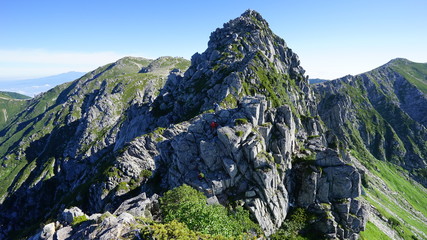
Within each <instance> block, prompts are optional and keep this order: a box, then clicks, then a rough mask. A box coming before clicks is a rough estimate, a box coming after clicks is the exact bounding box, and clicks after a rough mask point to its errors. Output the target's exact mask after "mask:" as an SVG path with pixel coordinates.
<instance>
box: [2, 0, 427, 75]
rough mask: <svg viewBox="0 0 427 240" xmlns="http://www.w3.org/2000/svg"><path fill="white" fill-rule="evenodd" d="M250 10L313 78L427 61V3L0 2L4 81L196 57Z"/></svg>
mask: <svg viewBox="0 0 427 240" xmlns="http://www.w3.org/2000/svg"><path fill="white" fill-rule="evenodd" d="M246 9H254V10H256V11H258V12H260V13H261V14H262V15H263V17H264V18H265V19H266V20H267V21H268V22H269V23H270V27H271V28H272V30H273V31H274V32H275V33H276V34H277V35H279V36H280V37H282V38H284V39H285V41H286V42H287V44H288V46H289V47H290V48H292V49H293V50H294V51H295V52H296V53H297V54H298V55H299V56H300V59H301V64H302V66H303V67H304V68H305V69H306V70H307V74H309V75H310V77H319V78H329V79H332V78H338V77H341V76H343V75H346V74H357V73H361V72H364V71H368V70H370V69H373V68H375V67H377V66H379V65H382V64H384V63H386V62H387V61H389V60H390V59H392V58H396V57H404V58H408V59H409V60H412V61H416V62H427V31H426V29H427V1H425V0H407V1H398V0H389V1H385V0H376V1H373V0H369V1H367V0H358V1H342V0H341V1H338V0H332V1H328V0H325V1H318V0H316V1H315V0H313V1H309V0H302V1H286V0H281V1H279V0H277V1H268V0H264V1H259V0H245V1H243V0H233V1H224V0H217V1H200V0H198V1H194V0H189V1H185V0H184V1H169V0H164V1H145V0H124V1H117V0H115V1H109V0H103V1H95V0H86V1H82V0H74V1H58V0H56V1H51V0H38V1H33V0H16V1H7V0H1V2H0V80H4V79H19V78H29V77H39V76H47V75H52V74H57V73H62V72H67V71H90V70H92V69H94V68H96V67H98V66H100V65H103V64H106V63H109V62H112V61H115V60H116V59H118V58H120V57H123V56H128V55H132V56H141V57H148V58H156V57H159V56H164V55H168V56H182V57H185V58H187V59H189V58H190V57H191V55H193V54H194V53H195V52H203V51H204V50H205V49H206V47H207V41H208V40H209V35H210V33H211V32H212V31H214V30H215V29H216V28H217V27H221V26H222V24H223V23H225V22H227V21H229V20H230V19H233V18H236V17H238V16H240V15H241V14H242V13H243V12H244V11H245V10H246Z"/></svg>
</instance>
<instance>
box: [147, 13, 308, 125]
mask: <svg viewBox="0 0 427 240" xmlns="http://www.w3.org/2000/svg"><path fill="white" fill-rule="evenodd" d="M304 73H305V71H304V69H303V68H302V67H301V66H300V61H299V59H298V56H297V55H296V54H295V53H293V51H292V50H291V49H290V48H288V47H287V45H286V43H285V41H284V40H283V39H281V38H280V37H278V36H276V35H275V34H274V33H273V32H272V31H271V29H270V28H269V26H268V23H267V22H266V21H265V20H264V19H263V18H262V17H261V15H260V14H259V13H257V12H255V11H253V10H247V11H246V12H245V13H243V14H242V15H241V16H240V17H238V18H236V19H233V20H231V21H229V22H228V23H225V24H224V26H223V27H222V28H218V29H216V30H215V31H214V32H213V33H212V34H211V36H210V40H209V43H208V48H207V49H206V51H205V52H203V53H202V54H199V53H196V54H194V55H193V57H192V59H191V66H190V68H189V70H188V71H187V72H186V73H185V75H184V76H183V77H179V76H172V77H171V79H170V81H168V82H167V83H166V86H165V88H164V89H163V90H162V92H161V93H160V95H159V97H158V98H157V99H156V101H155V104H154V107H153V109H154V113H155V115H157V116H162V115H166V114H168V113H169V116H167V117H166V118H167V119H172V121H175V122H176V121H182V120H186V119H188V118H190V117H193V116H195V115H196V114H198V113H201V112H203V111H206V110H209V109H212V108H213V105H214V103H215V102H216V103H222V102H223V101H224V99H225V98H227V96H229V97H230V98H233V99H236V100H237V101H238V100H239V99H240V98H241V97H242V96H244V95H256V94H259V95H264V96H266V97H267V100H269V101H271V102H272V104H273V105H275V106H279V105H282V104H284V103H291V102H293V103H296V102H297V101H299V100H301V99H298V98H299V97H298V96H297V95H298V94H297V92H304V93H305V97H304V98H306V99H305V100H308V101H312V96H311V95H312V94H311V92H310V90H309V88H308V83H307V80H306V79H305V77H304ZM230 94H231V95H230ZM166 96H167V97H166ZM165 97H166V98H165ZM305 100H303V101H305ZM298 110H301V111H306V110H307V109H304V107H301V108H300V109H298ZM163 122H167V121H163Z"/></svg>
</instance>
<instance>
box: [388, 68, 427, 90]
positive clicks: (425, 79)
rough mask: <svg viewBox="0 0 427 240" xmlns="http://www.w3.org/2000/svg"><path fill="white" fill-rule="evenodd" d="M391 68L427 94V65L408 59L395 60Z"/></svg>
mask: <svg viewBox="0 0 427 240" xmlns="http://www.w3.org/2000/svg"><path fill="white" fill-rule="evenodd" d="M389 64H390V67H391V68H392V69H394V70H395V71H396V72H398V73H400V74H401V75H402V76H404V77H405V78H406V79H407V80H408V81H409V82H411V83H412V84H413V85H415V86H416V87H417V88H418V89H420V90H421V91H422V92H423V93H425V94H427V63H415V62H411V61H408V60H406V59H395V60H394V61H392V62H390V63H389Z"/></svg>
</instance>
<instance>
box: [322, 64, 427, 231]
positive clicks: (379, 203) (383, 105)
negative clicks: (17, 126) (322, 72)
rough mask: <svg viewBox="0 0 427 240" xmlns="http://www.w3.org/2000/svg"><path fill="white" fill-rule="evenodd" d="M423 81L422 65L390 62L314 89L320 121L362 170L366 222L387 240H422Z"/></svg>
mask: <svg viewBox="0 0 427 240" xmlns="http://www.w3.org/2000/svg"><path fill="white" fill-rule="evenodd" d="M426 80H427V64H420V63H413V62H410V61H408V60H406V59H395V60H392V61H390V62H389V63H387V64H385V65H383V66H381V67H379V68H377V69H374V70H372V71H369V72H367V73H363V74H360V75H357V76H346V77H343V78H341V79H337V80H334V81H330V82H326V83H322V84H317V85H315V88H314V90H315V92H316V93H317V95H318V100H319V104H318V109H319V114H320V116H321V118H322V120H323V122H324V123H325V124H326V126H327V127H328V128H329V129H331V131H332V132H333V133H334V134H335V135H336V136H337V137H338V139H339V140H340V141H341V144H342V145H343V146H342V148H349V149H352V153H353V155H354V156H356V157H357V158H358V159H359V160H360V162H361V163H363V165H364V166H359V169H361V170H362V172H363V173H364V174H363V176H364V179H363V180H364V183H365V184H364V187H365V190H366V192H367V199H368V200H369V202H370V203H371V204H372V205H373V206H375V209H374V211H372V214H371V215H372V216H371V220H372V222H373V223H375V225H376V227H378V228H380V229H381V230H382V231H384V232H387V234H388V235H390V236H391V237H392V238H393V239H400V238H403V239H407V238H410V237H412V236H411V234H413V235H416V236H417V237H418V238H422V239H426V238H427V232H426V231H427V228H426V227H425V226H426V220H427V219H426V216H427V208H426V204H427V202H426V201H425V200H424V199H425V196H426V193H427V192H426V189H425V187H426V186H427V181H426V180H427V178H426V177H427V175H426V163H427V162H426V159H427V128H426V116H427V115H426V113H427V112H426V111H427V107H426V106H427V94H426V91H425V89H426V86H427V81H426ZM378 160H380V161H378ZM412 179H415V180H416V181H418V182H419V183H421V184H422V185H424V187H422V186H420V185H419V184H417V183H416V182H414V180H412ZM389 219H397V220H396V221H398V222H399V225H398V226H392V229H389V227H387V225H390V224H387V221H388V222H390V220H389ZM381 221H382V222H383V223H381Z"/></svg>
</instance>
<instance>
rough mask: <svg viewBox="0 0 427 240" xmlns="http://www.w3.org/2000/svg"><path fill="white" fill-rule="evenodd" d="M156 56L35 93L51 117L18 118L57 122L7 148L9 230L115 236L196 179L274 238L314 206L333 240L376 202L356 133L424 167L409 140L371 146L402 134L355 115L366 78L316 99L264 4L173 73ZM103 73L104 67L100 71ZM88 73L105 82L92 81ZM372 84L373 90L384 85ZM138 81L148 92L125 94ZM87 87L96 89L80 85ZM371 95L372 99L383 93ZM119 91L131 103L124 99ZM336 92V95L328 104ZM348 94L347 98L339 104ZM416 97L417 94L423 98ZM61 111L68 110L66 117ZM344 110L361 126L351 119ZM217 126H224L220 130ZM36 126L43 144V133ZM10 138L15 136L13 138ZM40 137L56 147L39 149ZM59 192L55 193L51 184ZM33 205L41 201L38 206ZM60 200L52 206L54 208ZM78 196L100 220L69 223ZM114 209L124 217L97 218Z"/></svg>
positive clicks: (352, 228) (350, 231) (348, 234)
mask: <svg viewBox="0 0 427 240" xmlns="http://www.w3.org/2000/svg"><path fill="white" fill-rule="evenodd" d="M123 61H125V62H123ZM128 61H130V62H128ZM140 61H143V60H141V59H140ZM144 61H145V60H144ZM159 61H161V59H160V60H159ZM119 62H120V61H119ZM177 65H180V61H178V60H177V61H176V62H173V63H172V64H170V65H169V66H170V67H169V68H163V70H162V71H159V72H157V74H163V76H165V75H164V74H165V73H167V72H169V70H171V69H173V68H179V67H178V66H177ZM184 65H185V64H184ZM117 66H121V68H116V67H117ZM129 66H133V67H132V70H131V71H130V72H128V70H124V69H123V68H127V67H129ZM159 66H161V64H158V62H157V63H155V62H152V61H148V62H139V60H138V61H137V60H136V59H129V58H127V59H124V60H122V64H118V63H115V64H113V65H110V66H105V67H104V68H102V69H98V70H96V71H95V72H93V73H91V74H90V75H89V77H86V78H85V77H84V78H82V79H80V80H77V81H75V82H73V83H72V84H71V85H63V86H62V87H59V88H57V89H55V90H53V91H52V92H50V93H47V94H46V95H43V96H41V97H40V98H39V99H35V100H33V101H34V104H33V106H34V108H36V107H37V106H38V107H39V108H42V109H43V107H44V110H49V111H50V112H49V111H48V113H49V114H42V115H40V116H34V117H33V118H31V119H32V121H28V120H27V121H22V120H18V119H19V118H18V119H17V120H16V121H17V122H18V121H22V122H23V123H25V124H30V123H31V124H37V122H40V119H45V118H46V116H49V117H50V118H48V119H52V122H53V119H54V120H55V121H54V123H56V124H54V126H51V128H50V129H48V130H46V131H45V132H42V133H43V134H44V135H43V134H42V133H40V132H38V133H37V134H35V135H33V136H32V138H27V139H24V140H23V141H21V143H17V144H15V145H13V144H10V145H9V146H10V147H8V150H7V151H5V156H7V158H8V159H10V162H14V161H15V163H16V162H19V161H16V160H18V158H19V159H21V160H23V159H24V160H26V161H28V165H26V166H24V167H21V169H22V170H18V172H19V174H17V177H16V178H15V179H13V182H11V183H10V186H11V187H9V189H8V190H9V191H8V195H4V202H3V204H2V205H1V206H0V210H1V211H0V214H1V216H2V217H1V218H0V219H2V220H0V221H1V223H0V224H2V226H4V227H3V228H2V230H3V232H2V234H4V235H3V236H9V235H8V234H10V233H11V231H13V230H19V229H23V228H26V227H27V224H28V223H30V222H36V221H43V220H47V219H50V220H49V221H53V223H50V224H47V225H46V226H45V227H44V228H43V230H42V231H40V232H39V233H38V234H36V235H35V236H34V239H39V238H42V239H49V238H57V239H65V238H70V239H73V238H76V239H77V238H87V237H92V238H100V239H111V238H119V237H122V236H124V235H126V234H127V233H128V232H129V231H131V228H130V226H131V225H132V224H135V221H136V220H135V217H139V216H144V217H156V214H158V211H157V209H156V202H157V200H156V199H157V194H162V193H163V192H164V191H165V190H168V189H171V188H173V187H176V186H179V185H181V184H183V183H186V184H189V185H191V186H193V187H195V188H197V189H199V190H201V191H203V192H204V193H205V194H206V195H207V196H208V197H209V202H210V203H221V204H227V203H229V202H239V203H240V204H243V205H244V206H245V207H246V208H247V209H249V210H250V211H251V213H252V215H253V217H254V219H255V220H256V221H257V222H258V223H259V224H260V226H261V227H262V228H263V230H264V231H265V234H266V235H267V236H268V235H270V234H271V233H273V232H274V231H276V230H277V229H278V228H279V227H280V225H281V224H282V223H283V221H284V219H285V218H286V216H287V214H288V212H289V209H290V208H292V207H303V208H306V209H308V210H309V211H310V212H312V213H315V214H316V215H317V220H316V224H315V225H316V226H317V230H318V231H319V232H321V233H322V234H324V236H325V237H326V238H340V239H355V238H357V236H358V233H359V232H360V231H362V230H363V229H364V228H365V224H366V221H367V214H368V211H371V209H370V208H368V206H367V205H366V204H365V203H364V201H363V200H361V198H360V195H361V192H362V189H361V173H363V174H366V172H367V171H368V170H367V169H364V168H363V166H362V165H360V163H359V161H358V160H357V159H355V158H354V157H353V156H352V155H351V154H350V153H349V152H348V151H347V149H346V147H350V148H353V146H354V145H352V144H351V143H354V144H356V143H357V144H358V143H359V142H356V141H354V140H352V139H351V136H352V135H353V136H357V134H359V135H361V136H365V138H363V137H362V138H361V139H364V141H363V144H365V143H369V144H366V145H363V146H366V148H368V149H369V150H370V151H371V152H372V153H373V154H374V155H375V151H374V150H372V149H378V151H379V152H380V154H378V155H375V156H376V157H377V156H379V157H381V156H384V158H383V159H384V160H385V159H387V160H389V159H392V161H395V162H396V163H402V165H403V166H405V167H406V166H408V167H410V168H411V167H412V168H414V169H416V168H420V169H421V168H422V166H423V165H422V164H423V163H422V161H420V159H422V156H420V155H418V156H419V158H417V157H415V158H409V159H411V161H412V159H414V160H413V162H414V163H415V165H414V164H413V163H412V162H411V161H409V162H411V164H412V165H411V164H406V162H408V160H407V159H408V157H405V156H408V155H405V154H406V153H407V152H409V151H408V150H407V151H406V152H405V151H404V150H402V149H403V148H405V146H407V145H405V144H407V143H405V142H404V141H403V140H402V141H401V142H402V144H401V146H403V147H397V148H396V149H397V150H396V149H393V148H392V150H390V151H391V152H388V153H387V151H389V150H386V151H385V152H384V153H381V151H380V149H381V147H378V146H375V144H373V142H375V141H374V140H373V139H375V136H378V137H377V139H380V141H379V142H380V143H381V139H383V140H382V141H383V142H387V140H388V139H389V138H388V136H391V135H393V133H396V135H397V136H399V133H397V130H394V128H395V127H393V126H392V125H391V124H389V125H387V124H385V125H383V122H378V124H376V125H379V126H383V128H384V129H385V130H378V132H379V133H381V134H376V135H375V134H371V133H366V134H365V135H363V133H364V132H363V130H364V129H365V128H366V129H369V127H370V126H367V125H366V121H360V119H359V118H358V116H365V115H363V114H362V115H360V114H359V113H357V112H354V111H356V110H355V109H364V110H365V109H368V110H365V111H370V109H371V108H366V105H364V104H363V101H365V100H366V99H365V96H366V95H364V94H365V93H366V91H365V89H366V88H364V87H362V86H361V85H360V84H359V85H354V86H353V87H354V88H351V90H357V91H362V93H363V94H360V96H362V97H360V96H353V95H351V93H352V92H355V91H348V92H345V93H346V94H347V95H346V94H343V93H340V91H338V90H336V89H341V88H339V87H337V88H335V87H328V84H331V85H330V86H334V84H336V85H340V84H343V85H345V84H349V83H348V82H357V81H347V82H346V80H339V81H334V82H332V83H326V84H325V85H321V86H319V87H318V88H317V90H316V92H317V94H318V99H317V101H318V102H319V104H318V103H317V101H316V97H315V95H314V93H313V91H312V89H311V88H310V87H309V86H308V81H307V79H306V78H305V76H304V70H303V69H302V68H301V67H300V66H299V61H298V57H297V55H296V54H295V53H293V52H292V50H291V49H289V48H288V47H287V46H286V44H285V42H284V41H283V40H282V39H280V38H279V37H277V36H276V35H274V34H273V33H272V32H271V30H270V29H269V28H268V24H267V22H266V21H265V20H264V19H262V17H261V16H260V15H259V14H258V13H256V12H254V11H247V12H245V13H244V14H243V15H242V16H241V17H239V18H237V19H235V20H232V21H230V22H229V23H226V24H225V25H224V27H223V28H220V29H217V30H216V31H215V32H213V33H212V35H211V38H210V41H209V43H208V49H207V50H206V51H205V52H204V53H202V54H195V55H194V56H193V58H192V61H191V66H190V67H189V68H188V70H187V71H185V73H182V72H180V71H179V70H173V71H172V72H171V73H170V74H169V76H168V77H167V79H164V80H166V81H164V80H161V76H160V77H159V76H158V75H155V74H156V72H155V69H156V68H158V67H159ZM165 69H167V70H165ZM181 69H184V68H183V67H181ZM123 72H126V74H125V75H122V73H123ZM103 74H108V77H106V78H102V76H103ZM144 74H145V75H144ZM147 74H152V75H147ZM388 74H394V73H391V72H389V73H388ZM117 75H119V77H116V76H117ZM143 76H144V79H146V78H145V77H147V76H149V77H148V79H147V81H146V82H147V83H149V84H148V85H146V84H143V85H142V86H141V85H140V84H141V82H144V81H139V82H138V81H135V79H138V78H139V77H143ZM381 76H383V77H384V76H389V75H387V74H382V75H381ZM348 78H353V77H348ZM354 78H355V79H358V78H359V76H356V77H354ZM125 79H127V80H126V81H128V82H126V81H124V80H125ZM118 80H119V81H118ZM159 80H161V81H159ZM371 80H372V79H371ZM377 81H378V80H377ZM391 82H398V81H391ZM402 82H403V81H402ZM89 83H91V84H94V86H97V87H95V88H93V87H88V84H89ZM130 83H132V84H130ZM403 83H404V82H403ZM351 84H352V83H350V84H349V85H351ZM366 84H367V85H369V84H371V85H372V84H374V85H375V86H377V84H376V82H373V83H369V81H366ZM325 86H326V87H325ZM345 86H346V85H345ZM139 87H142V88H139ZM387 87H388V85H384V87H382V88H380V89H382V91H384V89H386V88H387ZM135 88H136V89H138V90H137V91H132V93H131V94H125V93H126V91H129V89H135ZM322 88H323V90H322ZM87 89H93V90H90V92H84V91H88V90H87ZM107 89H108V91H107ZM399 89H400V88H399ZM64 90H66V91H64ZM79 91H83V92H82V93H81V94H76V95H75V96H76V97H75V98H73V97H72V96H73V95H72V94H70V93H73V92H79ZM157 91H158V92H157ZM357 91H356V92H357ZM49 94H51V95H49ZM52 96H55V97H53V98H54V99H60V100H56V101H53V102H54V103H51V105H47V104H45V102H42V99H43V97H45V98H46V99H51V98H52ZM56 96H60V97H56ZM77 96H79V97H77ZM125 96H126V97H125ZM371 96H372V97H373V99H374V98H375V96H377V95H376V94H374V93H372V94H371ZM358 97H359V98H358ZM61 99H63V100H61ZM79 99H80V100H79ZM83 99H85V100H84V101H81V100H83ZM112 99H116V100H122V99H125V101H124V103H120V104H119V105H118V106H115V104H116V102H115V101H112ZM331 99H332V100H333V99H338V100H336V102H334V103H335V104H332V105H331V106H327V105H326V103H327V101H329V100H331ZM340 99H346V101H344V103H348V102H350V103H349V104H348V105H345V104H342V103H341V101H340ZM398 99H400V98H398ZM361 100H363V101H361ZM377 100H378V99H377ZM380 100H381V99H380ZM407 100H408V102H409V100H411V99H407ZM73 101H76V102H77V104H74V103H75V102H74V103H73ZM411 101H412V100H411ZM417 101H420V104H421V103H422V101H423V100H422V97H420V98H419V100H417ZM109 102H112V104H108V103H109ZM332 102H333V101H332ZM355 102H356V103H358V104H359V105H356V104H354V103H355ZM372 102H374V100H372ZM392 102H393V101H392ZM396 102H397V101H396V100H395V101H394V103H396ZM346 106H350V108H349V109H350V110H347V109H345V107H346ZM354 106H356V107H354ZM419 106H421V105H419ZM408 107H410V106H408ZM412 108H413V109H416V107H414V106H412ZM58 109H72V110H71V111H65V110H62V112H61V111H59V112H60V113H57V111H58ZM79 109H81V110H79ZM334 109H339V110H340V111H338V112H339V114H338V115H334V114H332V112H333V111H334ZM407 109H408V108H407ZM30 112H31V111H30ZM42 112H43V111H42ZM318 112H319V113H320V116H319V115H318ZM408 112H411V110H408ZM412 112H413V113H414V110H412ZM73 113H74V114H73ZM23 115H25V113H23ZM409 115H410V116H411V114H409ZM412 115H414V114H412ZM337 116H339V117H338V118H341V119H336V117H337ZM368 116H369V117H371V119H375V118H373V116H371V115H368ZM21 117H22V116H21ZM375 117H377V118H378V119H380V118H379V117H378V115H375ZM419 119H421V120H419ZM64 120H65V121H64ZM346 120H348V121H350V122H354V123H356V124H357V123H359V124H360V126H361V127H356V128H355V127H354V126H352V125H349V124H348V122H347V121H346ZM340 121H341V122H340ZM378 121H382V120H378ZM418 121H422V115H418V118H417V119H416V121H415V122H418ZM212 122H216V123H218V126H217V127H214V128H212V127H211V126H210V124H211V123H212ZM323 122H324V124H323ZM42 123H43V124H44V125H47V126H50V125H49V124H46V123H45V122H42ZM21 124H22V123H21ZM73 124H75V125H73ZM413 124H415V125H414V126H418V125H416V123H413ZM390 125H391V126H392V127H390ZM421 125H422V124H421ZM21 126H25V125H21ZM34 126H36V125H34ZM396 128H397V127H396ZM11 129H14V127H13V126H12V125H9V127H7V128H6V129H5V130H2V134H3V135H4V136H8V138H9V139H13V137H12V136H13V134H11ZM22 129H27V130H26V131H27V132H31V130H28V129H29V128H25V127H18V128H16V130H13V131H14V132H13V133H14V134H18V133H19V131H21V130H22ZM33 129H37V127H33ZM67 129H68V130H70V131H69V132H75V135H72V134H70V133H69V132H68V130H67ZM342 129H343V130H342ZM346 129H347V130H346ZM354 129H357V130H354ZM390 129H391V130H390ZM408 129H413V128H412V126H409V127H408ZM66 130H67V131H66ZM76 130H78V131H76ZM343 131H344V133H343ZM97 133H99V134H97ZM382 133H386V134H388V135H385V134H382ZM7 134H10V135H7ZM21 134H22V133H21ZM69 134H70V135H71V136H72V137H70V138H69V139H68V140H67V141H66V142H65V144H64V141H63V140H62V139H61V138H59V136H64V135H66V136H68V135H69ZM422 134H423V133H422V131H421V133H419V132H417V133H414V135H413V136H418V139H415V140H416V142H417V143H416V144H419V143H422V142H423V139H422V137H423V135H422ZM3 135H2V136H3ZM16 136H19V135H16ZM40 136H45V139H46V140H43V141H40V142H38V141H39V139H42V138H41V137H40ZM366 136H367V137H366ZM4 139H5V138H2V141H3V142H5V143H8V141H12V140H4ZM349 139H350V140H349ZM392 139H393V138H392ZM394 139H396V141H398V142H399V140H398V139H397V137H395V138H394ZM424 139H425V138H424ZM15 141H16V138H15ZM408 141H409V142H410V140H408ZM424 142H425V140H424ZM343 143H344V144H343ZM391 143H392V142H391ZM382 144H385V145H380V146H386V144H390V143H382ZM399 144H400V143H399ZM399 144H398V145H399ZM18 146H19V147H18ZM40 146H47V147H44V148H43V150H39V149H40ZM357 146H358V147H359V145H357ZM371 146H373V147H371ZM399 146H400V145H399ZM36 149H37V151H35V152H34V150H36ZM53 149H55V150H58V149H59V150H60V151H53ZM61 149H63V150H66V151H62V150H61ZM386 149H387V148H386ZM2 151H3V150H2ZM401 152H405V153H404V154H399V153H401ZM421 152H422V153H425V151H421ZM2 154H3V153H2ZM381 154H382V155H381ZM396 154H397V156H398V157H397V158H395V157H394V156H395V155H396ZM52 159H53V160H52ZM393 159H396V160H393ZM13 160H14V161H13ZM405 164H406V165H405ZM49 166H52V168H49ZM50 169H52V170H50ZM30 173H31V174H30ZM200 173H203V175H204V177H203V178H199V175H200ZM151 174H152V176H151V177H150V175H151ZM52 191H53V192H54V194H53V195H52V194H47V193H49V192H52ZM27 199H31V201H28V200H27ZM36 204H37V206H39V207H38V209H34V207H33V206H36ZM40 204H41V205H40ZM52 205H53V208H52V210H47V206H52ZM72 206H78V207H79V208H81V209H82V210H83V211H84V212H85V213H86V214H89V215H90V219H92V220H93V221H88V222H86V223H84V224H82V225H79V226H78V227H77V226H71V225H70V217H67V216H69V215H70V214H71V216H72V217H75V216H77V215H82V214H84V213H83V212H81V211H79V210H78V209H75V208H71V209H70V207H72ZM106 211H109V212H113V213H114V215H115V216H114V215H111V216H110V215H108V214H107V215H105V214H103V215H100V214H98V213H104V212H106ZM28 212H30V213H31V214H28ZM70 212H72V213H70ZM371 212H372V211H371ZM69 213H70V214H69ZM101 216H103V217H101ZM67 219H68V220H67ZM56 220H58V222H56ZM420 236H422V234H420Z"/></svg>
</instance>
